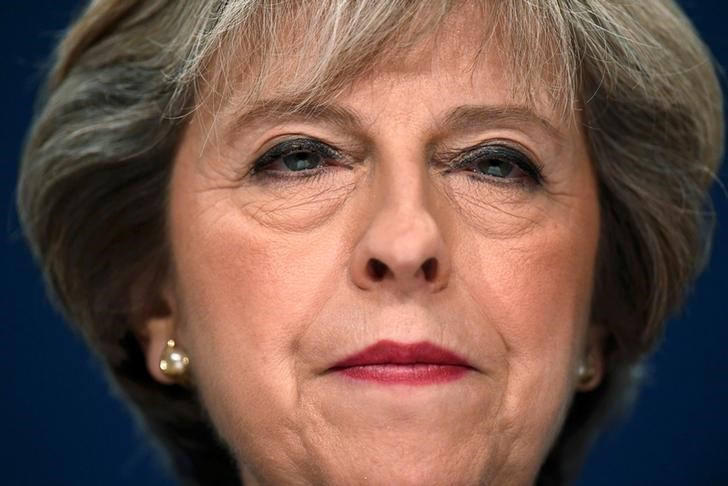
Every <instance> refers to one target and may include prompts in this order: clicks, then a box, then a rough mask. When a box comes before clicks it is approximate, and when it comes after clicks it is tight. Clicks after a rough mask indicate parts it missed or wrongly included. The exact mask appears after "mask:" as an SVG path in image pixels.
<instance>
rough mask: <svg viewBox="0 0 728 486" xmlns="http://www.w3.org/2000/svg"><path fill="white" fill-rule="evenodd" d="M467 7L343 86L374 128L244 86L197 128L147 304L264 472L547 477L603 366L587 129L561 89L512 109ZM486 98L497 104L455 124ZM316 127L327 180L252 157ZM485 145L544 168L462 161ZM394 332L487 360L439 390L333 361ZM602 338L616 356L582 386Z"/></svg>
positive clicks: (151, 342) (481, 480)
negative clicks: (352, 372) (348, 371)
mask: <svg viewBox="0 0 728 486" xmlns="http://www.w3.org/2000/svg"><path fill="white" fill-rule="evenodd" d="M467 22H469V20H468V16H467V15H466V14H465V13H462V12H461V13H456V14H454V18H453V20H452V24H451V25H450V26H449V27H447V26H446V28H445V29H444V31H443V33H442V35H441V36H440V37H439V41H438V42H437V43H434V42H431V41H430V42H423V44H422V46H421V48H418V49H415V50H413V51H412V52H411V53H410V54H409V55H408V56H406V57H405V58H401V59H398V60H397V61H396V63H390V64H384V65H382V66H381V67H380V68H379V69H378V71H377V72H376V75H375V76H373V77H371V78H366V79H358V80H356V82H354V83H352V85H351V86H350V88H349V89H348V90H347V91H345V92H344V93H342V94H341V95H339V96H337V97H336V98H335V99H334V100H333V103H334V104H335V105H336V106H337V107H339V108H344V109H346V110H349V111H350V112H352V113H353V114H355V115H356V117H357V122H356V123H355V124H351V123H347V124H342V123H340V122H341V120H338V121H337V120H333V119H329V118H327V117H322V116H308V117H306V116H293V117H284V116H263V115H260V116H255V117H252V118H248V119H245V120H242V121H241V120H237V119H236V116H237V114H239V108H240V107H236V106H235V103H234V98H233V99H232V100H231V101H230V102H229V106H227V107H223V109H222V110H221V111H220V112H219V113H218V117H217V118H216V119H215V120H214V124H213V121H212V120H211V118H210V117H209V114H207V115H206V114H205V111H204V110H201V111H200V112H199V113H198V115H197V116H196V117H195V118H193V120H192V122H191V123H190V125H189V127H188V128H187V130H186V132H185V134H184V137H183V139H182V142H181V146H180V148H179V151H178V153H177V156H176V159H175V161H174V170H173V175H172V178H171V182H170V200H169V214H168V216H169V237H170V241H171V248H172V255H173V266H174V271H173V273H172V274H171V275H170V276H169V278H168V280H167V282H166V283H165V286H164V288H163V289H162V293H163V295H164V298H165V301H166V304H167V310H166V312H165V313H163V314H161V315H157V316H155V317H154V318H150V319H149V320H148V321H147V322H146V326H145V331H144V332H145V338H144V344H145V347H146V351H147V357H148V367H149V371H150V373H151V374H152V375H153V376H154V377H155V378H156V379H157V380H158V381H160V382H162V383H171V382H172V380H171V379H170V378H169V377H167V376H165V375H163V374H162V373H161V372H160V371H159V368H158V363H159V356H160V353H161V351H162V348H163V346H164V343H165V342H166V340H167V339H169V338H170V337H174V338H175V339H176V340H177V342H178V343H180V345H181V346H183V347H184V349H186V351H187V352H188V354H189V356H190V360H191V371H192V373H193V376H194V386H195V388H196V389H197V391H198V392H199V393H200V395H201V397H202V400H203V402H204V404H205V406H206V407H207V409H208V412H209V414H210V417H211V419H212V421H213V423H214V425H215V427H216V429H217V430H218V432H219V433H220V435H221V437H222V438H223V439H224V440H225V442H226V443H227V444H228V445H229V447H230V449H231V450H232V452H233V453H234V455H235V457H236V458H237V460H238V463H239V466H240V469H241V473H242V476H243V478H244V481H245V484H253V485H255V484H301V485H303V484H332V485H333V484H402V485H416V484H431V485H440V484H443V485H444V484H448V485H452V484H463V485H466V484H468V485H469V484H498V485H503V484H518V485H521V484H531V483H532V482H533V481H534V479H535V477H536V475H537V473H538V468H539V466H540V465H541V463H542V462H543V460H544V459H545V456H546V454H547V453H548V450H549V447H550V446H551V444H552V443H553V441H554V439H555V437H556V435H557V434H558V431H559V430H560V427H561V425H562V423H563V420H564V418H565V414H566V412H567V410H568V406H569V404H570V402H571V400H572V398H573V395H574V393H576V392H578V391H579V390H587V389H591V388H593V387H595V386H596V385H597V384H598V382H599V380H600V378H601V374H602V366H603V365H602V356H601V350H600V347H599V344H598V340H597V339H596V336H598V332H597V330H598V327H597V326H595V325H594V324H593V323H590V322H589V310H590V304H591V292H592V286H593V279H594V267H595V260H596V252H597V242H598V239H599V206H598V201H597V190H596V181H595V175H594V170H593V167H592V164H591V162H590V160H589V156H588V152H587V147H586V143H585V139H584V136H583V133H582V132H581V129H580V127H579V125H578V123H576V122H574V121H573V120H571V121H570V120H563V119H561V118H559V117H558V116H557V115H556V113H554V110H553V109H552V108H551V107H550V106H549V105H548V103H546V102H540V103H538V104H537V105H536V106H527V107H526V108H527V109H528V110H529V111H530V112H531V115H528V116H530V117H538V118H539V119H538V120H537V119H536V118H534V119H526V118H524V116H520V115H519V116H509V117H502V116H495V113H496V112H502V110H503V107H509V109H512V108H513V107H514V106H516V105H519V106H522V107H523V105H522V104H519V103H518V101H517V100H514V99H513V98H512V96H511V94H510V92H509V90H508V87H509V82H508V80H507V79H506V78H505V77H504V76H502V73H503V72H504V68H503V66H504V63H503V61H502V59H499V58H498V57H497V55H496V54H495V52H496V51H495V50H493V49H490V50H488V51H487V52H486V53H485V55H484V56H482V57H481V58H480V60H479V62H478V63H476V64H475V65H473V64H472V61H473V56H472V54H467V53H472V52H474V50H475V46H476V45H477V42H478V40H477V39H475V38H474V37H473V38H472V39H468V38H466V37H464V36H463V35H462V32H463V30H462V28H461V27H462V26H463V25H465V24H467ZM464 53H466V54H464ZM463 73H470V75H466V76H464V75H462V74H463ZM268 96H269V97H272V96H273V94H272V93H268ZM466 106H467V107H473V106H477V107H481V108H482V107H485V109H482V110H481V111H480V112H479V114H478V117H470V118H468V119H467V120H465V121H466V122H464V123H459V124H457V123H456V124H452V123H451V124H447V123H446V120H447V115H448V113H451V112H452V111H453V110H455V109H458V108H459V107H466ZM494 107H497V108H498V110H500V111H498V110H496V111H494V110H493V108H494ZM521 115H523V113H521ZM476 118H477V119H476ZM350 121H351V120H350ZM547 124H548V125H550V126H551V127H552V128H551V129H549V128H546V126H547ZM213 125H214V127H215V129H214V130H213V131H211V130H210V127H211V126H213ZM300 137H308V138H315V139H317V140H320V141H322V142H324V143H326V144H329V145H330V146H333V147H336V148H337V149H338V150H339V152H340V153H342V154H344V155H343V158H342V159H341V160H336V161H331V162H326V163H324V164H323V165H324V166H325V167H327V172H325V175H322V176H321V177H319V178H317V179H309V180H303V179H298V180H296V179H289V180H288V182H283V183H278V184H275V183H270V182H264V180H263V179H260V178H255V177H253V176H251V175H250V173H249V172H247V170H248V169H249V168H250V167H251V165H252V164H253V163H254V162H255V161H256V159H258V158H259V157H260V156H261V155H263V154H264V153H265V152H266V151H267V150H269V149H270V148H271V147H274V146H275V145H276V144H277V143H280V142H281V141H283V140H287V139H290V138H300ZM483 143H497V144H500V145H504V144H505V145H507V146H508V147H511V148H517V149H518V150H519V151H521V152H523V153H524V154H527V155H528V156H529V157H531V158H532V159H533V160H534V161H537V162H538V163H539V164H541V165H542V166H543V169H542V173H543V182H542V183H540V184H539V183H536V182H534V181H533V180H532V179H531V178H530V176H529V175H527V174H526V173H525V172H519V171H518V170H515V172H512V173H511V174H510V176H509V178H507V179H498V178H497V177H493V176H491V177H490V178H485V179H480V180H474V179H472V178H471V176H472V174H473V168H472V167H470V168H469V169H466V168H458V169H453V170H450V171H446V170H444V168H446V167H447V166H448V164H452V163H453V160H454V159H453V157H454V158H455V159H457V155H453V154H461V153H463V152H465V151H466V149H467V148H468V147H472V146H475V145H478V144H483ZM448 154H449V155H448ZM490 163H492V161H491V162H490ZM269 170H277V171H279V172H282V171H285V170H286V167H285V165H284V164H283V163H282V162H281V161H280V160H278V161H277V162H276V163H275V164H274V166H269ZM284 175H291V171H290V170H289V172H288V173H287V174H284ZM294 175H295V174H294ZM432 259H434V260H435V261H436V262H437V265H436V269H435V270H434V271H427V272H425V270H424V268H423V264H424V263H425V262H427V261H428V260H429V261H430V262H432ZM373 260H377V261H379V262H381V263H382V264H383V265H384V266H383V267H381V268H383V269H384V271H383V272H382V273H381V274H377V273H376V272H372V271H371V267H370V263H371V262H372V261H373ZM430 270H432V269H431V268H430ZM381 339H390V340H394V341H399V342H404V343H412V342H417V341H430V342H432V343H435V344H437V345H440V346H443V347H445V348H448V349H450V350H453V351H455V352H456V353H458V354H459V355H461V356H463V357H465V358H466V359H467V360H468V361H469V362H470V363H471V364H472V365H473V368H474V370H473V371H471V372H469V373H468V374H467V375H466V376H464V377H463V378H462V379H459V380H455V381H452V382H447V383H440V384H430V385H424V386H413V385H381V384H377V383H371V382H362V381H355V380H351V379H347V378H346V377H343V376H341V375H340V374H338V373H331V372H327V370H328V368H330V367H331V366H332V365H333V364H334V363H335V362H337V361H338V360H341V359H342V358H344V357H346V356H349V355H351V354H353V353H355V352H357V351H359V350H361V349H363V348H364V347H366V346H368V345H370V344H372V343H374V342H376V341H379V340H381ZM587 353H590V359H591V361H592V362H593V363H594V366H595V371H596V373H595V376H594V378H593V379H592V380H590V381H589V382H586V383H580V382H579V381H578V380H577V376H576V370H577V367H578V365H579V363H580V362H581V360H582V359H583V358H584V357H585V356H586V355H587Z"/></svg>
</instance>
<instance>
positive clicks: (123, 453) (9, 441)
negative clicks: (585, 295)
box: [0, 0, 728, 486]
mask: <svg viewBox="0 0 728 486" xmlns="http://www.w3.org/2000/svg"><path fill="white" fill-rule="evenodd" d="M680 3H681V4H682V6H683V7H684V8H685V9H686V11H687V13H688V15H689V16H690V17H691V18H692V20H693V22H694V23H695V25H696V26H697V28H698V30H699V31H700V32H701V33H702V35H703V38H704V39H705V41H706V42H707V43H708V45H709V46H710V47H711V49H712V51H713V54H714V55H715V57H716V60H717V62H718V63H719V64H720V65H722V66H728V34H727V33H726V27H725V26H726V21H728V2H725V0H692V1H688V0H683V1H681V2H680ZM79 9H80V1H79V0H35V1H28V0H3V1H2V2H1V3H0V39H1V40H0V45H1V46H5V47H4V49H5V54H4V56H5V61H4V62H3V68H2V71H1V72H2V76H0V88H1V90H0V92H2V93H5V98H4V99H3V100H2V105H3V106H2V108H1V109H0V116H1V117H2V118H0V144H1V145H0V161H1V162H2V163H1V164H0V215H2V218H3V221H2V224H3V226H2V233H0V256H1V257H2V269H3V270H2V274H1V275H2V277H1V280H0V285H2V287H1V292H0V299H2V305H0V372H1V373H2V376H5V378H4V379H5V382H4V385H3V387H2V388H3V390H4V391H3V393H2V398H1V399H0V438H2V439H1V442H0V465H1V468H0V484H6V485H101V484H104V485H108V486H113V485H122V484H135V485H142V486H143V485H150V486H152V485H153V486H166V485H172V484H173V482H172V481H171V480H170V479H169V478H168V477H167V476H166V475H165V472H164V470H163V468H162V467H161V466H159V465H158V464H157V461H156V458H155V456H154V452H153V451H152V449H151V448H150V446H149V445H148V444H147V443H146V441H145V440H144V438H143V436H142V434H141V432H140V431H139V430H138V429H137V427H136V426H135V425H134V422H133V420H132V418H131V417H130V415H129V413H128V412H127V411H126V410H125V408H124V406H123V405H122V404H121V403H120V402H119V401H118V399H116V398H115V397H114V396H113V393H112V392H111V391H109V390H108V387H107V386H106V385H105V383H104V380H103V376H102V374H101V372H100V368H99V366H98V365H97V363H96V362H95V360H94V359H93V358H92V357H91V356H90V355H89V354H88V352H87V351H86V349H85V347H84V345H83V343H82V342H81V340H80V338H79V337H77V336H76V335H74V334H73V333H72V332H71V331H69V330H68V328H67V326H66V325H65V323H64V322H63V321H62V320H61V318H60V317H59V315H58V314H57V313H56V312H55V311H54V310H53V308H52V307H51V306H50V304H48V302H47V301H46V298H45V294H44V288H43V283H42V280H41V277H40V274H39V272H38V270H37V268H36V266H35V264H34V262H33V261H32V258H31V256H30V254H29V252H28V250H27V249H26V246H25V244H24V242H23V240H22V237H21V233H20V229H19V225H18V222H17V218H16V215H15V208H14V202H13V201H14V197H15V192H14V191H15V188H14V186H15V181H16V178H17V164H18V157H19V154H20V150H21V145H22V141H23V138H24V135H25V132H26V130H27V128H28V126H29V123H30V120H31V116H32V107H33V100H34V96H35V92H36V90H37V88H38V86H39V84H40V82H41V81H42V76H43V72H44V66H45V62H46V60H47V58H48V55H49V53H50V50H51V49H52V46H53V45H54V44H55V42H56V40H57V39H58V37H59V36H60V35H61V33H62V32H63V29H64V28H65V26H66V25H67V24H68V22H69V21H70V20H71V19H72V18H74V16H75V14H77V13H78V12H79ZM723 85H724V89H725V86H726V83H725V75H723ZM721 179H722V181H723V183H724V184H725V183H728V167H725V166H724V167H723V170H722V173H721ZM713 198H714V201H715V205H716V210H717V213H718V225H717V230H716V234H715V240H714V250H713V256H712V262H711V265H710V267H709V268H708V270H707V271H706V272H705V273H704V274H703V275H702V277H701V278H700V280H699V281H698V284H697V287H696V289H695V290H694V292H693V293H692V295H691V297H690V299H689V300H688V303H687V306H686V309H685V311H684V313H683V315H682V316H681V317H680V318H677V319H674V320H672V321H671V322H670V323H669V324H668V327H667V334H666V338H665V341H664V343H663V346H662V347H661V348H660V350H659V351H658V352H657V353H656V354H655V355H654V356H653V358H652V359H651V361H650V374H649V378H648V380H647V383H646V384H645V387H644V389H643V390H642V392H641V395H640V398H639V401H638V403H637V407H636V409H635V410H634V412H633V413H632V414H631V416H630V417H629V418H628V419H627V420H626V421H624V422H623V423H621V424H620V425H618V426H616V427H615V428H613V429H612V430H611V431H610V432H608V433H607V434H606V435H604V436H603V437H602V438H601V439H600V441H599V442H598V444H597V446H596V448H595V450H594V451H593V453H592V454H591V456H590V460H589V462H588V463H587V466H586V469H585V470H584V474H583V477H582V479H581V480H580V482H579V483H578V484H579V486H587V485H589V486H598V485H613V484H619V485H623V486H629V485H681V486H682V485H717V484H726V485H728V419H727V418H726V415H728V366H727V364H726V363H727V360H728V317H727V314H728V304H727V303H726V301H728V198H727V197H726V195H725V193H723V192H721V191H720V190H719V188H717V187H714V189H713Z"/></svg>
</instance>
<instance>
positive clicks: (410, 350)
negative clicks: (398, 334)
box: [330, 340, 474, 385]
mask: <svg viewBox="0 0 728 486" xmlns="http://www.w3.org/2000/svg"><path fill="white" fill-rule="evenodd" d="M473 369H474V368H473V367H472V365H470V363H468V362H467V361H466V360H465V359H463V358H462V357H460V356H458V355H457V354H456V353H454V352H452V351H450V350H447V349H445V348H441V347H440V346H437V345H435V344H432V343H430V342H427V341H422V342H418V343H411V344H404V343H397V342H395V341H389V340H383V341H379V342H377V343H375V344H373V345H371V346H369V347H367V348H365V349H363V350H362V351H359V352H358V353H356V354H354V355H352V356H349V357H347V358H344V359H343V360H341V361H339V362H337V363H336V364H335V365H334V366H332V367H331V368H330V370H331V371H333V372H336V373H338V374H340V375H343V376H345V377H347V378H351V379H354V380H360V381H369V382H376V383H380V384H409V385H430V384H436V383H445V382H450V381H453V380H457V379H459V378H463V377H464V376H465V375H466V374H468V373H469V372H471V371H473Z"/></svg>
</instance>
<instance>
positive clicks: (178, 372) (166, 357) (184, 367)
mask: <svg viewBox="0 0 728 486" xmlns="http://www.w3.org/2000/svg"><path fill="white" fill-rule="evenodd" d="M189 366H190V357H189V356H188V355H187V352H185V351H184V350H183V349H182V348H181V347H179V346H177V343H175V341H174V339H170V340H168V341H167V344H166V345H165V346H164V349H163V350H162V356H161V358H160V359H159V369H160V370H162V373H164V375H165V376H167V377H169V378H172V379H173V380H174V381H176V382H178V383H185V382H187V380H188V378H189V377H188V374H187V372H188V368H189Z"/></svg>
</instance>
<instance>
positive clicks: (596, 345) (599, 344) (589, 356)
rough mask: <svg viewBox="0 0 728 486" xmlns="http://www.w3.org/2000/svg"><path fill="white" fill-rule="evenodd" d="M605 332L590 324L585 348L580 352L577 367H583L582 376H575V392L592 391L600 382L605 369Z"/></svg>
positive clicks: (601, 328) (603, 329)
mask: <svg viewBox="0 0 728 486" xmlns="http://www.w3.org/2000/svg"><path fill="white" fill-rule="evenodd" d="M607 335H608V333H607V331H606V329H605V328H604V327H603V326H600V325H597V324H592V325H590V326H589V330H588V331H587V337H586V346H585V349H584V350H583V351H582V354H581V357H580V361H579V367H582V366H583V367H584V370H585V373H584V375H583V376H577V385H576V389H577V391H582V392H585V391H591V390H594V389H595V388H596V387H598V386H599V384H600V383H601V382H602V379H603V378H604V372H605V369H606V364H605V356H604V348H605V341H606V338H607Z"/></svg>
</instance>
